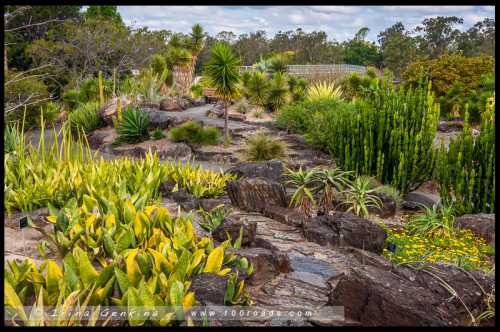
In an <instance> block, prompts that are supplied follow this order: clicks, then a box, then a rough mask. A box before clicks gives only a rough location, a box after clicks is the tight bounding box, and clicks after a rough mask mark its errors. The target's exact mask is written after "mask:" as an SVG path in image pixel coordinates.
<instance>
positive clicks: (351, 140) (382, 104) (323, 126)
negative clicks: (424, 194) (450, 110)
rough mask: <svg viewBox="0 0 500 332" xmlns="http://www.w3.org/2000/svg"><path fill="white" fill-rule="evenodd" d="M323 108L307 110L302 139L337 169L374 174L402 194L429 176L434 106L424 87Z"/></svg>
mask: <svg viewBox="0 0 500 332" xmlns="http://www.w3.org/2000/svg"><path fill="white" fill-rule="evenodd" d="M322 106H323V107H322V110H321V111H316V112H310V113H311V116H312V120H311V123H312V124H314V125H312V126H311V128H310V130H309V131H308V134H307V138H308V140H309V142H311V143H312V144H313V145H315V146H316V147H318V148H320V149H322V150H324V151H326V152H328V153H330V154H331V155H333V156H334V157H336V158H337V164H338V165H339V167H341V168H343V169H345V170H352V171H355V172H356V173H357V174H366V175H374V176H375V177H376V178H377V179H378V180H379V181H381V182H382V183H387V184H391V185H393V186H394V187H396V188H397V189H398V190H400V191H401V192H402V193H406V192H408V191H410V190H413V189H415V188H416V187H417V186H418V185H420V184H421V183H423V182H424V181H426V180H428V179H430V178H431V176H432V175H433V170H434V166H435V154H434V152H433V140H434V136H435V134H436V129H437V124H438V119H439V105H438V104H436V103H435V102H434V98H433V95H432V93H431V92H430V91H428V90H427V89H423V88H419V89H416V90H413V89H408V90H406V91H405V90H403V89H399V90H397V91H395V90H394V89H380V90H378V91H377V92H376V93H375V94H374V95H373V96H372V97H370V98H366V99H361V100H358V101H356V102H354V103H352V104H347V105H346V104H344V103H338V104H337V107H335V108H332V107H331V105H329V104H328V103H327V104H324V105H322ZM329 106H330V107H329Z"/></svg>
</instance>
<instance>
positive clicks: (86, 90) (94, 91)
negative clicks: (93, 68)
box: [80, 77, 113, 103]
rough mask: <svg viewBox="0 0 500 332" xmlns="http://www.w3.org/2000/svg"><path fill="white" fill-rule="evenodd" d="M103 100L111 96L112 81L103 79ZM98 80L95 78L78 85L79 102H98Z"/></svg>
mask: <svg viewBox="0 0 500 332" xmlns="http://www.w3.org/2000/svg"><path fill="white" fill-rule="evenodd" d="M103 89H104V90H103V91H104V97H105V99H108V98H110V97H111V96H112V95H113V80H109V79H103ZM99 98H100V95H99V79H98V78H97V77H94V78H91V79H87V80H84V81H83V82H81V83H80V102H81V103H86V102H89V101H99Z"/></svg>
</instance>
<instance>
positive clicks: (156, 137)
mask: <svg viewBox="0 0 500 332" xmlns="http://www.w3.org/2000/svg"><path fill="white" fill-rule="evenodd" d="M151 137H152V138H153V139H154V140H159V139H162V138H164V137H165V135H164V134H163V132H162V131H161V129H160V128H155V130H153V134H151Z"/></svg>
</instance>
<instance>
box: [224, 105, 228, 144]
mask: <svg viewBox="0 0 500 332" xmlns="http://www.w3.org/2000/svg"><path fill="white" fill-rule="evenodd" d="M227 119H228V113H227V100H224V136H225V139H226V142H227V141H228V140H229V128H228V125H227Z"/></svg>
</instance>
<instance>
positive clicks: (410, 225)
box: [405, 204, 455, 237]
mask: <svg viewBox="0 0 500 332" xmlns="http://www.w3.org/2000/svg"><path fill="white" fill-rule="evenodd" d="M423 208H424V209H425V212H424V214H423V215H419V216H416V217H414V218H412V219H411V220H410V221H409V222H407V223H406V224H405V228H406V229H408V231H409V232H411V233H417V234H420V235H433V236H443V237H449V236H451V235H453V234H454V232H455V228H454V223H455V217H454V213H455V211H454V208H453V206H452V205H448V206H442V207H439V206H438V205H437V204H435V205H433V206H432V207H425V206H423Z"/></svg>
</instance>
